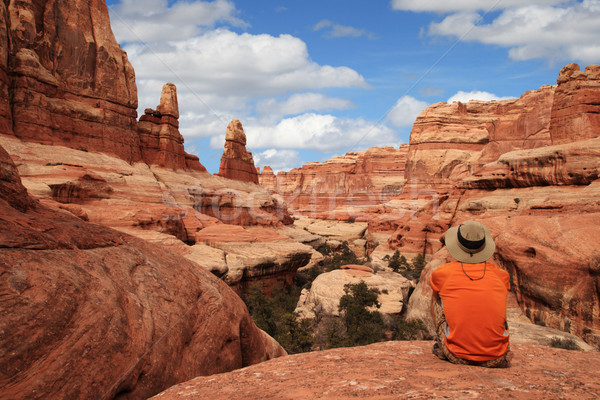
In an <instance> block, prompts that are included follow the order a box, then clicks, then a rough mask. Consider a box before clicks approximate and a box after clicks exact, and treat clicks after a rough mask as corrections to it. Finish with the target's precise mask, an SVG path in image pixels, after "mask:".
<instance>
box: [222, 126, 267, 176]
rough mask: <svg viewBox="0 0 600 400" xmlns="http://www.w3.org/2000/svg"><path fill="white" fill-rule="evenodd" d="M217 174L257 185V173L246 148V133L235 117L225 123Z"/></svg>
mask: <svg viewBox="0 0 600 400" xmlns="http://www.w3.org/2000/svg"><path fill="white" fill-rule="evenodd" d="M218 175H219V176H222V177H223V178H229V179H235V180H237V181H241V182H250V183H255V184H257V185H258V173H257V171H256V167H255V166H254V160H253V159H252V153H250V152H249V151H247V150H246V134H245V133H244V128H243V127H242V123H241V122H240V121H238V120H237V119H234V120H232V121H231V122H230V123H229V125H227V132H226V133H225V150H224V151H223V156H222V157H221V166H220V167H219V173H218Z"/></svg>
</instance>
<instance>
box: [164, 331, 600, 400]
mask: <svg viewBox="0 0 600 400" xmlns="http://www.w3.org/2000/svg"><path fill="white" fill-rule="evenodd" d="M431 344H432V343H431V342H386V343H376V344H372V345H369V346H364V347H353V348H343V349H333V350H327V351H317V352H312V353H305V354H298V355H294V356H291V357H286V358H280V359H276V360H271V361H268V362H266V363H262V364H259V365H255V366H252V367H250V368H246V369H243V370H240V371H234V372H230V373H227V374H221V375H219V376H214V377H206V378H204V377H201V378H197V379H193V380H191V381H189V382H186V383H183V384H180V385H177V386H175V387H173V388H171V389H169V390H167V391H165V392H163V393H161V394H160V395H158V396H156V397H154V399H157V400H178V399H188V398H196V399H201V398H211V399H217V400H220V399H223V400H228V399H232V398H235V399H257V398H269V397H272V398H282V399H350V398H360V399H373V400H375V399H377V400H379V399H398V398H400V399H405V398H408V399H410V398H414V399H438V398H440V399H441V398H444V399H465V398H482V399H504V398H507V397H514V398H520V399H530V398H544V399H545V398H561V397H564V398H577V399H593V398H594V397H595V396H596V393H598V391H599V390H600V385H598V372H597V371H598V368H600V359H599V358H598V356H597V354H595V353H592V352H587V353H585V352H573V351H568V350H558V349H550V348H547V347H542V346H536V345H514V346H513V345H511V349H512V351H513V354H514V355H513V358H512V366H511V367H510V368H507V369H487V368H477V367H465V366H461V365H453V364H450V363H448V362H445V361H441V360H439V359H438V358H436V357H435V356H434V355H433V354H431Z"/></svg>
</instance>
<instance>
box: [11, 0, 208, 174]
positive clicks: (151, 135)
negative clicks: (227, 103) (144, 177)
mask: <svg viewBox="0 0 600 400" xmlns="http://www.w3.org/2000/svg"><path fill="white" fill-rule="evenodd" d="M7 4H8V5H7ZM65 8H68V9H69V10H70V11H69V12H63V10H64V9H65ZM0 39H2V40H1V42H2V43H3V46H2V47H1V48H0V134H1V135H10V136H16V137H17V138H19V139H21V140H24V141H30V142H36V143H43V144H47V145H60V146H66V147H70V148H73V149H78V150H83V151H89V152H102V153H106V154H110V155H113V156H116V157H119V158H121V159H123V160H125V161H127V162H130V163H135V162H140V161H141V162H146V163H148V164H156V165H160V166H163V167H167V168H180V169H183V168H190V169H195V170H203V169H204V167H202V165H200V163H199V161H198V159H197V157H195V156H192V155H189V154H187V153H185V151H184V149H183V137H182V136H181V135H180V134H179V131H178V122H177V119H178V118H179V112H178V107H177V93H176V91H175V86H174V85H172V84H167V85H166V86H165V88H164V89H163V93H162V96H161V105H160V106H159V107H158V110H157V111H151V112H150V113H149V114H148V115H145V116H142V118H141V121H140V131H139V132H138V121H137V120H136V118H137V111H136V109H137V106H138V99H137V87H136V84H135V73H134V71H133V68H132V66H131V64H130V63H129V61H128V59H127V54H126V53H125V52H124V51H123V50H122V49H121V47H120V46H119V44H118V43H117V42H116V40H115V38H114V36H113V34H112V30H111V28H110V21H109V16H108V10H107V8H106V4H105V2H104V1H94V2H90V1H84V0H71V1H69V2H68V5H65V4H61V2H59V1H57V0H32V1H20V2H11V3H6V2H4V3H3V4H0Z"/></svg>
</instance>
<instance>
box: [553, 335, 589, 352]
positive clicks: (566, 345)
mask: <svg viewBox="0 0 600 400" xmlns="http://www.w3.org/2000/svg"><path fill="white" fill-rule="evenodd" d="M550 346H552V347H556V348H559V349H566V350H581V349H580V348H579V346H578V345H577V343H575V341H574V340H573V339H571V338H560V337H557V336H554V337H553V338H552V339H550Z"/></svg>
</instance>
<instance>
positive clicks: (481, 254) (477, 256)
mask: <svg viewBox="0 0 600 400" xmlns="http://www.w3.org/2000/svg"><path fill="white" fill-rule="evenodd" d="M458 228H459V227H458V226H454V227H452V228H450V229H448V231H447V232H446V237H445V241H446V247H447V248H448V252H449V253H450V255H451V256H452V257H453V258H454V259H455V260H456V261H460V262H463V263H465V264H478V263H481V262H484V261H486V260H488V259H489V258H490V257H492V255H493V254H494V251H495V250H496V243H494V239H493V238H492V234H491V233H490V230H489V229H488V228H487V227H486V226H484V230H485V246H484V248H483V249H482V250H480V251H478V252H477V253H473V254H471V253H468V252H466V251H464V250H463V249H462V248H461V247H460V245H459V243H458Z"/></svg>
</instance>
